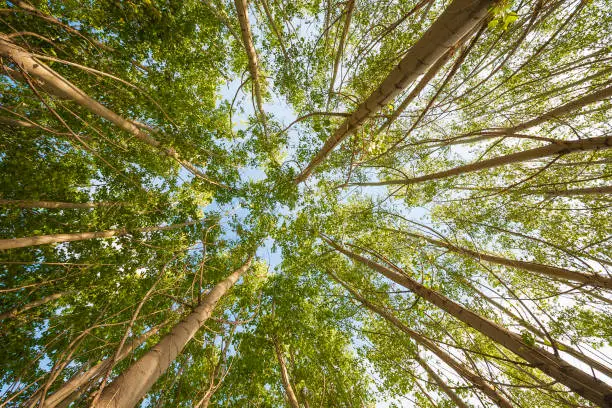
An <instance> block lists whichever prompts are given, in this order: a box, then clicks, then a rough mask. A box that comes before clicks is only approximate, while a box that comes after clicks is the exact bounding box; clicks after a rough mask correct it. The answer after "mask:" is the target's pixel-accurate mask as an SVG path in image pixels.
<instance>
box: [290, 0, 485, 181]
mask: <svg viewBox="0 0 612 408" xmlns="http://www.w3.org/2000/svg"><path fill="white" fill-rule="evenodd" d="M494 3H495V1H492V0H454V1H453V2H452V3H451V4H450V5H449V6H448V7H447V8H446V10H444V12H443V13H442V14H441V15H440V17H438V19H437V20H436V21H435V22H434V23H433V24H432V26H431V27H430V28H429V29H428V30H427V31H426V32H425V33H424V34H423V36H422V37H421V38H420V39H419V40H418V41H417V42H416V43H415V44H414V45H413V46H412V47H411V48H410V50H409V51H408V52H407V53H406V55H405V56H404V58H403V59H402V61H401V62H400V63H399V64H398V66H397V67H395V69H394V70H393V71H391V72H390V73H389V75H388V76H387V78H385V80H384V81H383V82H382V83H381V84H380V86H379V87H378V88H376V89H375V90H374V91H373V92H372V93H371V94H370V96H368V97H367V98H366V99H365V101H363V102H362V103H361V104H360V105H359V106H358V107H357V109H356V110H355V111H354V112H353V113H352V114H351V116H349V117H348V118H347V119H346V120H345V121H344V122H343V123H342V124H341V125H340V126H339V127H338V128H337V129H336V131H335V132H334V133H333V134H332V135H331V136H330V137H329V138H328V139H327V140H326V141H325V143H324V144H323V147H321V149H320V150H319V151H318V152H317V154H316V155H315V157H313V158H312V160H311V161H310V163H309V164H308V166H306V168H304V170H302V172H301V173H300V174H299V175H298V176H297V177H296V179H295V183H296V184H299V183H301V182H303V181H304V180H306V179H307V178H308V177H309V176H310V174H311V173H312V171H313V170H314V168H315V167H317V166H318V165H319V164H321V163H322V162H323V161H324V160H325V159H326V158H327V156H328V155H329V154H330V153H331V151H332V150H333V149H334V148H335V147H336V146H337V145H338V144H340V143H341V142H342V141H343V140H344V139H345V138H347V137H348V136H350V135H351V134H352V133H353V132H355V131H356V130H357V129H359V128H360V127H361V126H362V125H363V123H364V122H365V121H366V120H367V119H368V118H370V117H371V116H372V115H373V114H375V113H377V112H378V111H380V110H381V109H382V108H383V107H384V106H386V105H387V104H388V103H390V102H391V101H392V100H393V98H395V97H396V96H397V95H399V94H400V93H401V92H402V91H403V90H404V89H405V88H406V87H407V86H408V85H410V84H411V83H412V82H413V81H414V80H416V78H417V77H418V76H419V75H421V74H423V73H424V72H425V71H427V69H428V68H429V67H430V66H432V65H433V64H434V63H435V62H436V61H438V60H439V59H440V58H441V57H442V56H443V55H444V54H445V53H446V52H448V50H449V49H451V48H452V47H454V45H455V44H456V43H457V42H458V41H459V40H460V39H461V38H463V37H464V36H465V35H466V34H468V33H469V32H470V31H471V30H472V29H474V27H476V25H478V24H480V23H481V22H482V21H483V20H484V18H485V17H486V16H487V14H488V9H489V7H491V5H493V4H494Z"/></svg>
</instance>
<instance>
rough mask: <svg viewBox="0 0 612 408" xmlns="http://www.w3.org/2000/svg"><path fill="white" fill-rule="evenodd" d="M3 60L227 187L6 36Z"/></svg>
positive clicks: (0, 39) (0, 48) (0, 43)
mask: <svg viewBox="0 0 612 408" xmlns="http://www.w3.org/2000/svg"><path fill="white" fill-rule="evenodd" d="M0 56H2V57H5V58H9V59H11V60H13V61H14V62H15V64H17V65H18V66H19V68H20V69H21V70H22V71H23V72H24V73H26V74H27V75H29V76H31V77H32V78H34V79H35V80H36V81H37V83H40V84H42V85H41V86H42V89H43V90H45V91H46V92H49V93H51V94H53V95H55V96H58V97H60V98H63V99H69V100H71V101H74V102H75V103H77V104H78V105H80V106H81V107H83V108H85V109H87V110H88V111H90V112H91V113H93V114H95V115H98V116H100V117H102V118H104V119H106V120H108V121H109V122H111V123H113V124H114V125H115V126H117V127H119V128H120V129H122V130H124V131H126V132H127V133H129V134H131V135H132V136H134V137H135V138H136V139H138V140H140V141H142V142H144V143H146V144H148V145H149V146H152V147H154V148H155V149H157V150H158V151H159V152H161V153H162V154H163V155H165V156H168V157H170V158H172V159H174V160H176V161H177V162H178V163H179V164H181V165H182V166H183V167H184V168H185V169H186V170H188V171H189V172H191V173H192V174H194V175H195V176H197V177H199V178H201V179H203V180H205V181H207V182H209V183H211V184H215V185H217V186H220V187H224V186H223V185H220V184H219V183H217V182H215V181H213V180H210V179H209V178H208V177H207V176H206V175H205V174H204V173H202V172H201V171H200V170H199V169H197V168H196V167H195V166H194V165H193V164H192V163H190V162H188V161H186V160H183V159H182V158H181V157H180V156H179V154H178V153H177V152H176V150H174V149H173V148H171V147H166V146H163V145H162V143H161V142H160V141H158V140H157V139H155V138H153V137H152V136H151V135H149V134H148V133H146V132H144V131H143V130H142V129H141V128H140V127H138V126H137V125H136V124H135V123H134V122H133V121H131V120H128V119H125V118H123V117H122V116H120V115H118V114H117V113H115V112H114V111H112V110H110V109H109V108H107V107H106V106H104V105H102V104H101V103H99V102H97V101H96V100H94V99H93V98H91V97H90V96H89V95H87V94H86V93H85V92H83V91H82V90H81V89H79V88H78V87H77V86H75V85H74V84H72V83H71V82H69V81H68V80H67V79H65V78H64V77H62V76H61V75H60V74H58V73H57V72H55V71H54V70H53V69H51V68H49V67H48V66H47V65H45V64H43V63H42V62H41V61H39V60H38V59H36V57H35V56H34V55H32V54H31V53H29V52H28V51H26V50H25V49H24V48H22V47H20V46H18V45H16V44H14V43H13V42H12V41H11V40H10V39H9V38H8V37H7V36H6V35H5V34H0Z"/></svg>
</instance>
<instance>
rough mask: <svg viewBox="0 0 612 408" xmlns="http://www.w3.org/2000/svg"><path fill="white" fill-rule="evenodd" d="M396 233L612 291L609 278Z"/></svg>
mask: <svg viewBox="0 0 612 408" xmlns="http://www.w3.org/2000/svg"><path fill="white" fill-rule="evenodd" d="M392 231H394V232H400V233H402V234H404V235H408V236H411V237H414V238H418V239H424V240H425V241H427V242H429V243H431V244H433V245H435V246H437V247H441V248H446V249H448V250H450V251H452V252H455V253H458V254H463V255H468V256H470V257H472V258H474V259H476V260H482V261H485V262H489V263H494V264H497V265H504V266H509V267H511V268H516V269H521V270H524V271H527V272H533V273H536V274H538V275H542V276H547V277H549V278H552V279H555V280H558V279H563V280H569V281H574V282H580V283H584V284H585V285H588V286H595V287H599V288H605V289H612V278H607V277H605V276H602V275H595V274H586V273H581V272H576V271H572V270H569V269H565V268H559V267H556V266H549V265H543V264H539V263H535V262H526V261H518V260H514V259H508V258H503V257H501V256H496V255H489V254H486V253H483V252H477V251H474V250H471V249H468V248H464V247H460V246H457V245H453V244H451V243H450V242H446V241H440V240H437V239H433V238H429V237H426V236H424V235H420V234H415V233H412V232H408V231H399V230H392Z"/></svg>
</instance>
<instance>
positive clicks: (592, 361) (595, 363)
mask: <svg viewBox="0 0 612 408" xmlns="http://www.w3.org/2000/svg"><path fill="white" fill-rule="evenodd" d="M459 279H460V281H461V283H462V284H464V285H465V286H467V287H469V288H470V289H472V290H473V291H474V292H476V293H477V294H478V295H480V296H481V297H482V298H483V299H484V300H485V301H486V302H487V303H489V304H491V305H493V306H494V307H496V308H498V309H499V310H501V311H502V312H503V313H504V314H505V315H507V316H508V317H510V318H511V319H513V320H515V321H517V322H519V323H520V324H522V325H523V327H525V328H526V329H527V330H529V331H530V332H532V333H533V334H535V335H536V336H538V337H540V338H541V339H550V337H549V336H548V335H547V334H546V333H544V332H543V331H542V330H541V329H538V328H537V327H535V326H534V325H533V324H531V323H530V322H528V321H527V320H525V319H523V318H521V317H520V316H518V315H516V314H515V313H514V312H512V311H511V310H510V309H508V308H507V307H505V306H504V305H502V304H501V303H499V302H497V301H496V300H494V299H491V298H490V297H489V296H487V295H485V294H484V293H483V292H482V291H481V290H479V289H478V288H477V287H475V286H474V285H472V284H471V283H470V282H469V281H468V280H467V279H465V278H463V277H460V278H459ZM554 342H555V343H556V344H557V345H558V346H560V347H559V348H560V349H561V350H562V351H564V352H566V353H568V354H571V355H572V356H573V357H575V358H577V359H578V360H580V361H582V362H583V363H585V364H587V365H589V366H591V367H592V368H595V369H596V370H598V371H600V372H601V373H603V374H605V375H607V376H608V377H610V378H612V369H611V368H609V367H607V366H605V365H604V364H602V363H601V362H599V361H597V360H595V359H593V358H591V357H589V356H587V355H585V354H584V353H582V352H580V351H578V350H577V349H575V348H574V347H572V346H570V345H569V344H567V343H564V342H562V341H559V340H557V339H554Z"/></svg>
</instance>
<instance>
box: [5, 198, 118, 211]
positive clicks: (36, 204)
mask: <svg viewBox="0 0 612 408" xmlns="http://www.w3.org/2000/svg"><path fill="white" fill-rule="evenodd" d="M124 205H125V203H121V202H114V203H113V202H99V203H66V202H60V201H37V200H2V199H0V206H7V207H17V208H60V209H82V208H84V209H87V208H97V207H121V206H124Z"/></svg>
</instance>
